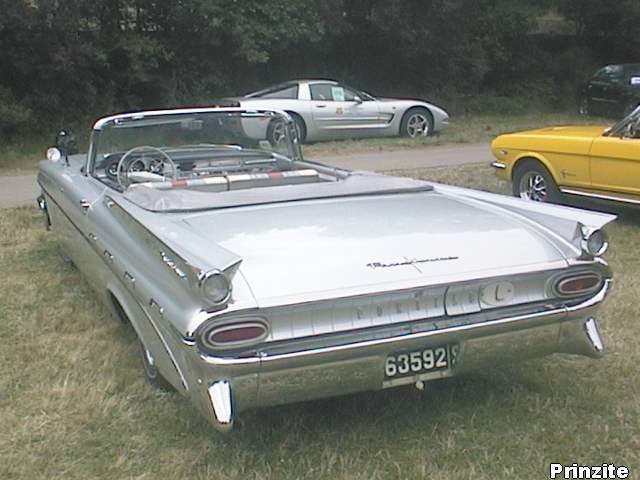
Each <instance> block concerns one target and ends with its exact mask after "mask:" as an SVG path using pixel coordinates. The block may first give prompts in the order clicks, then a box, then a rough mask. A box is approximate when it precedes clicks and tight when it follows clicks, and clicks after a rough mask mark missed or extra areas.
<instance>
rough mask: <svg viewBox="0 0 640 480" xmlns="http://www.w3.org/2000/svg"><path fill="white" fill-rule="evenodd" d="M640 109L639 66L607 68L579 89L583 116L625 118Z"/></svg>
mask: <svg viewBox="0 0 640 480" xmlns="http://www.w3.org/2000/svg"><path fill="white" fill-rule="evenodd" d="M638 105H640V63H628V64H624V65H607V66H606V67H603V68H601V69H600V70H598V71H597V72H596V73H595V74H594V75H593V77H591V78H590V79H589V80H588V81H587V82H586V83H585V84H584V85H583V86H582V88H581V89H580V92H579V95H578V112H579V113H580V114H582V115H611V116H616V117H617V116H624V115H626V114H628V113H630V112H631V111H633V110H634V109H635V108H636V107H637V106H638Z"/></svg>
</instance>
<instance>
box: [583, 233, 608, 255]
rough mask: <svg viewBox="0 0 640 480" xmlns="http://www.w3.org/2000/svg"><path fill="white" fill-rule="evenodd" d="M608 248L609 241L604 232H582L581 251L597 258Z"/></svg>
mask: <svg viewBox="0 0 640 480" xmlns="http://www.w3.org/2000/svg"><path fill="white" fill-rule="evenodd" d="M607 248H609V241H608V239H607V234H606V233H605V232H604V230H592V231H588V230H587V229H583V231H582V250H583V251H584V252H585V253H588V254H589V255H592V256H594V257H599V256H600V255H603V254H604V253H605V252H606V251H607Z"/></svg>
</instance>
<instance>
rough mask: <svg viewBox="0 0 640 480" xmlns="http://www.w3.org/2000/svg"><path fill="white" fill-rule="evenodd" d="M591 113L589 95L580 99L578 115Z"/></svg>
mask: <svg viewBox="0 0 640 480" xmlns="http://www.w3.org/2000/svg"><path fill="white" fill-rule="evenodd" d="M590 114H591V110H590V108H589V99H588V98H587V97H583V98H581V99H580V100H579V101H578V115H582V116H583V117H586V116H588V115H590Z"/></svg>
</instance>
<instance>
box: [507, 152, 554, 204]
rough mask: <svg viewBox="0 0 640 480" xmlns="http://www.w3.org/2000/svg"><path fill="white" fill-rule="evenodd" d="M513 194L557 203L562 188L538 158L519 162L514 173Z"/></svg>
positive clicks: (527, 198) (537, 200) (538, 200)
mask: <svg viewBox="0 0 640 480" xmlns="http://www.w3.org/2000/svg"><path fill="white" fill-rule="evenodd" d="M512 187H513V195H514V196H516V197H520V198H522V199H524V200H533V201H534V202H549V203H557V202H559V201H560V199H561V196H560V190H559V189H558V185H556V182H555V181H554V180H553V177H552V176H551V174H550V173H549V171H548V170H547V169H546V168H545V167H544V165H542V164H541V163H540V162H538V161H536V160H525V161H523V162H521V163H519V164H518V165H517V167H516V169H515V171H514V173H513V182H512Z"/></svg>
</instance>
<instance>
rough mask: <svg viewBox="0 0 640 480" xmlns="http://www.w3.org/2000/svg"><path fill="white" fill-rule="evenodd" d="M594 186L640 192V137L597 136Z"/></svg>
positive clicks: (593, 160)
mask: <svg viewBox="0 0 640 480" xmlns="http://www.w3.org/2000/svg"><path fill="white" fill-rule="evenodd" d="M590 162H591V178H592V187H593V188H595V189H598V190H606V191H610V192H620V193H629V194H634V195H638V194H640V139H639V138H626V137H623V138H620V137H617V136H611V137H598V138H596V139H595V141H594V142H593V146H592V148H591V156H590Z"/></svg>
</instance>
